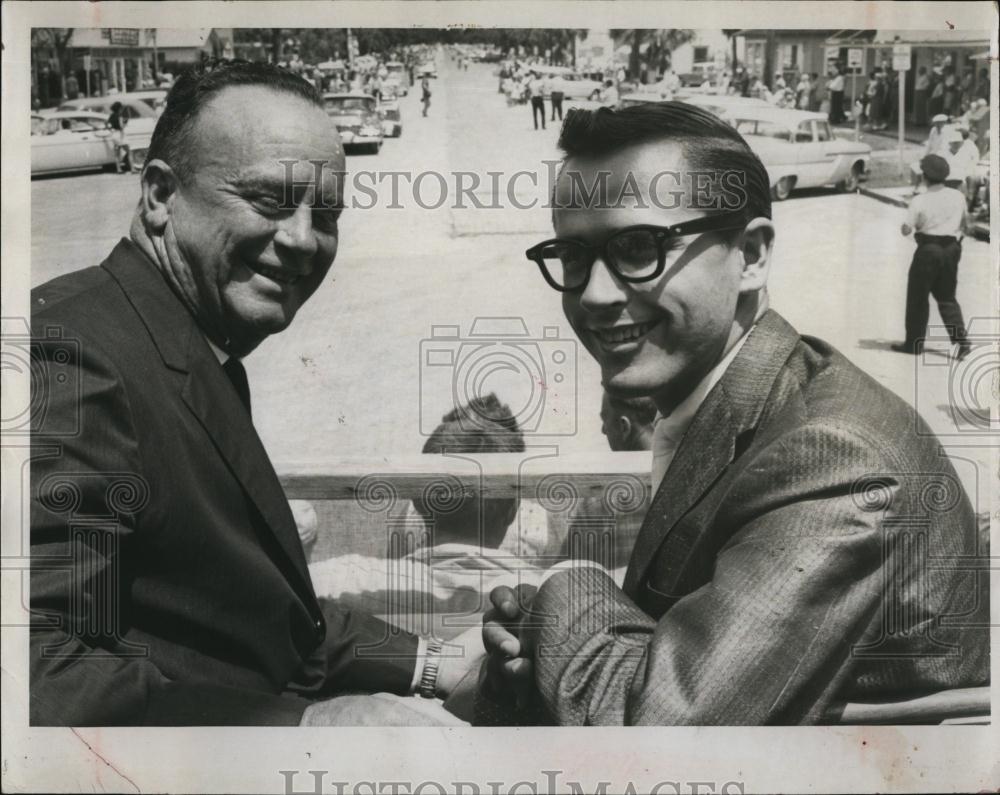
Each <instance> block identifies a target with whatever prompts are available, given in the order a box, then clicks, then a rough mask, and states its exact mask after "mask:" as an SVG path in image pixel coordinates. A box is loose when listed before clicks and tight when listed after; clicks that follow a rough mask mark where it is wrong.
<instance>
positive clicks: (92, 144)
mask: <svg viewBox="0 0 1000 795" xmlns="http://www.w3.org/2000/svg"><path fill="white" fill-rule="evenodd" d="M154 126H155V120H153V119H132V120H131V121H130V122H129V123H128V124H127V125H126V126H125V143H127V144H128V145H129V147H130V149H131V153H132V167H133V168H141V167H142V164H143V163H144V162H145V160H146V152H147V150H148V149H149V140H150V138H151V137H152V135H153V127H154ZM116 156H117V153H116V151H115V142H114V131H113V130H112V129H111V128H110V127H108V117H107V116H106V115H104V114H103V113H94V112H92V111H56V112H55V113H50V114H48V115H45V116H43V115H41V114H38V113H33V114H31V173H32V175H36V174H54V173H57V172H68V171H88V170H95V169H98V170H99V169H103V168H106V167H107V166H113V165H115V158H116Z"/></svg>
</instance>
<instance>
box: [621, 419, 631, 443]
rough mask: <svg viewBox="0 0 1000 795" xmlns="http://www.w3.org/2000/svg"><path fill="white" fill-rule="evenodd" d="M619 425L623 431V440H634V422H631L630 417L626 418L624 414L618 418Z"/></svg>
mask: <svg viewBox="0 0 1000 795" xmlns="http://www.w3.org/2000/svg"><path fill="white" fill-rule="evenodd" d="M618 425H619V427H620V428H621V430H622V435H621V438H622V439H626V440H628V439H631V438H632V420H630V419H629V418H628V417H626V416H625V415H624V414H622V415H621V416H620V417H619V418H618Z"/></svg>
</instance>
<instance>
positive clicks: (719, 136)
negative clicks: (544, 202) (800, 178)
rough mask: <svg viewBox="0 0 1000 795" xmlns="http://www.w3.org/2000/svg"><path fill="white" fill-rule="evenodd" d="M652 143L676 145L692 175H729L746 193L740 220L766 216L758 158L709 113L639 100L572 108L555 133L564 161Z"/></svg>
mask: <svg viewBox="0 0 1000 795" xmlns="http://www.w3.org/2000/svg"><path fill="white" fill-rule="evenodd" d="M656 141H676V142H677V143H678V144H679V145H680V146H681V149H682V151H683V152H684V158H685V160H686V161H687V166H688V168H690V169H691V171H692V172H702V171H704V172H715V173H723V172H735V173H736V174H737V175H739V176H740V178H741V181H742V183H743V185H744V189H745V191H746V198H747V201H746V204H745V208H744V209H745V218H746V220H747V221H750V220H751V219H753V218H770V217H771V183H770V180H769V179H768V176H767V169H765V168H764V164H763V163H761V161H760V158H759V157H757V155H756V154H755V153H754V151H753V150H752V149H751V148H750V147H749V145H748V144H747V142H746V141H745V140H743V136H741V135H740V134H739V133H738V132H736V130H735V129H734V128H733V127H731V126H730V125H729V124H727V123H726V122H725V121H723V120H722V119H720V118H719V117H718V116H716V115H715V114H714V113H711V112H709V111H707V110H705V109H704V108H700V107H697V106H695V105H688V104H686V103H684V102H644V103H641V104H638V105H632V106H629V107H626V108H622V109H621V110H612V109H611V108H598V109H597V110H584V109H582V108H573V109H571V110H570V111H569V112H568V113H567V114H566V120H565V121H564V122H563V126H562V131H561V132H560V134H559V148H560V149H562V151H563V153H564V155H565V160H569V159H570V158H572V157H601V156H604V155H610V154H614V153H616V152H619V151H621V150H623V149H627V148H629V147H632V146H635V145H637V144H645V143H651V142H656Z"/></svg>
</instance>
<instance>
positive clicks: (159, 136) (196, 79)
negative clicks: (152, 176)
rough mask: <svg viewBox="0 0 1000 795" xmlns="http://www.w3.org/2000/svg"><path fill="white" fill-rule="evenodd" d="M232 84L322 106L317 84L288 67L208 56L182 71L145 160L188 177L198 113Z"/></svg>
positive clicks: (172, 89) (179, 176)
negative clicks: (298, 98)
mask: <svg viewBox="0 0 1000 795" xmlns="http://www.w3.org/2000/svg"><path fill="white" fill-rule="evenodd" d="M231 86H261V87H263V88H269V89H271V90H273V91H280V92H282V93H285V94H291V95H292V96H296V97H300V98H301V99H303V100H305V101H306V102H309V103H311V104H313V105H315V106H316V107H318V108H322V107H323V99H322V97H321V96H320V94H319V92H318V91H317V90H316V87H315V86H314V85H313V84H312V83H310V82H308V81H307V80H303V79H302V78H301V77H299V76H298V75H296V74H294V73H292V72H290V71H288V70H287V69H282V68H281V67H279V66H275V65H273V64H268V63H255V62H251V61H244V60H239V59H232V60H223V59H209V60H207V61H205V62H204V63H201V64H199V65H197V66H195V67H194V68H192V69H189V70H187V71H186V72H183V73H182V74H181V75H180V76H179V77H178V78H177V80H176V82H174V85H173V87H172V88H171V89H170V92H169V93H168V94H167V104H166V107H165V108H164V109H163V113H162V114H161V115H160V119H159V121H157V123H156V129H155V130H153V137H152V140H151V141H150V144H149V151H148V153H147V155H146V162H147V163H148V162H149V161H151V160H156V159H159V160H162V161H163V162H165V163H166V164H167V165H169V166H170V167H171V168H172V169H173V170H174V172H175V173H176V174H177V176H178V179H180V180H181V181H184V180H186V179H188V178H189V177H190V176H191V174H192V173H193V169H194V163H193V152H194V147H193V146H192V143H193V141H192V132H193V130H194V126H195V121H196V119H197V117H198V113H199V112H200V111H201V109H202V108H204V107H205V105H206V104H207V103H208V102H209V101H210V100H211V99H212V97H214V96H215V95H216V94H218V93H219V92H220V91H222V90H223V89H225V88H229V87H231Z"/></svg>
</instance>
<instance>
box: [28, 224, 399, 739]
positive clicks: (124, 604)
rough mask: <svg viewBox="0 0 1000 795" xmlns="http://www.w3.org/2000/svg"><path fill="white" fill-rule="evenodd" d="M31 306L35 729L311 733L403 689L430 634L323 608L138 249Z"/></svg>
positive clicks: (246, 441) (224, 404)
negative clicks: (305, 714)
mask: <svg viewBox="0 0 1000 795" xmlns="http://www.w3.org/2000/svg"><path fill="white" fill-rule="evenodd" d="M32 310H33V312H32V327H33V337H34V342H33V345H32V358H33V365H34V366H35V370H36V372H38V373H39V374H41V376H40V378H39V380H38V383H37V384H34V385H33V386H34V387H35V394H34V397H35V401H36V411H34V412H33V415H32V416H33V423H34V425H33V431H34V434H33V437H32V457H33V458H32V467H31V475H32V503H31V543H32V573H31V607H32V610H33V612H34V620H33V627H32V632H31V691H30V692H31V720H32V723H33V724H35V725H54V724H59V725H67V724H68V725H116V724H153V725H168V724H188V725H190V724H214V725H225V724H297V723H298V722H299V719H300V717H301V714H302V711H303V710H304V709H305V707H306V706H307V705H308V704H309V700H308V699H310V698H317V697H320V696H325V695H327V694H329V693H331V692H332V691H334V690H337V689H346V688H351V689H363V690H388V691H394V692H399V693H403V692H405V691H406V690H407V689H408V688H409V685H410V681H411V678H412V675H413V671H414V665H415V656H414V655H415V650H416V638H415V637H413V636H411V635H406V634H401V633H399V632H398V631H392V632H391V631H390V630H389V628H388V626H387V625H386V624H384V623H383V622H381V621H378V620H376V619H374V618H371V617H368V616H365V615H359V614H355V613H351V612H348V611H346V610H342V609H339V608H338V607H337V606H336V605H335V604H333V603H321V602H318V601H317V599H316V596H315V594H314V593H313V588H312V583H311V582H310V579H309V572H308V569H307V567H306V560H305V556H304V553H303V550H302V546H301V543H300V541H299V537H298V533H297V531H296V527H295V522H294V520H293V518H292V514H291V511H290V509H289V506H288V502H287V500H286V499H285V495H284V493H283V491H282V489H281V485H280V484H279V482H278V478H277V476H276V475H275V473H274V470H273V469H272V467H271V464H270V461H269V460H268V456H267V453H266V452H265V451H264V448H263V446H262V445H261V442H260V439H259V438H258V436H257V433H256V431H255V430H254V427H253V424H252V422H251V420H250V417H249V415H248V413H247V412H246V410H245V409H244V407H243V405H242V403H241V402H240V399H239V398H238V396H237V393H236V391H235V389H234V388H233V386H232V385H231V383H230V382H229V380H228V379H227V377H226V375H225V373H224V372H223V370H222V368H221V366H220V365H219V363H218V360H217V359H216V358H215V355H214V354H213V353H212V351H211V349H210V348H209V347H208V345H207V343H206V342H205V339H204V337H203V336H202V334H201V333H200V331H199V329H198V327H197V326H196V324H195V322H194V319H193V317H192V316H191V314H190V313H189V312H188V311H187V310H186V309H185V307H184V306H183V305H182V304H181V303H180V301H179V300H178V299H177V298H176V297H175V295H174V293H173V292H172V290H171V289H170V288H169V286H168V285H167V283H166V281H165V280H164V279H163V278H162V276H161V275H160V273H159V272H158V271H157V270H156V268H155V267H154V266H153V264H152V263H150V262H149V261H148V260H147V258H146V257H145V256H144V255H143V254H142V253H141V252H140V251H139V250H138V249H137V248H136V247H135V246H134V245H133V244H132V243H130V242H129V241H127V240H123V241H122V242H121V243H119V244H118V246H117V247H116V248H115V249H114V251H113V252H112V253H111V256H110V257H109V258H108V259H107V260H106V261H105V262H104V263H103V264H102V265H101V266H100V267H96V268H89V269H87V270H83V271H78V272H76V273H71V274H69V275H67V276H63V277H60V278H58V279H55V280H53V281H51V282H49V283H47V284H45V285H42V286H41V287H39V288H38V289H36V290H34V291H33V292H32ZM289 400H294V389H292V388H290V389H289ZM362 647H364V648H362Z"/></svg>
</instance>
